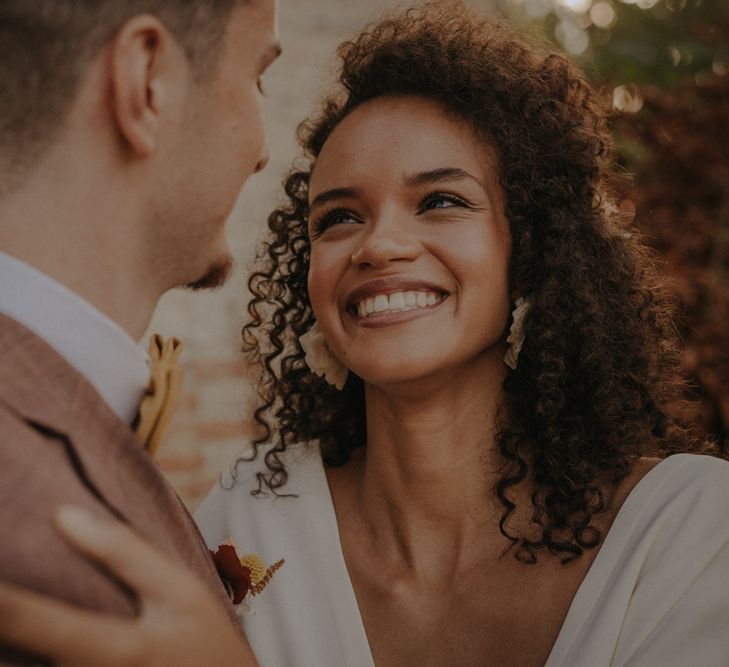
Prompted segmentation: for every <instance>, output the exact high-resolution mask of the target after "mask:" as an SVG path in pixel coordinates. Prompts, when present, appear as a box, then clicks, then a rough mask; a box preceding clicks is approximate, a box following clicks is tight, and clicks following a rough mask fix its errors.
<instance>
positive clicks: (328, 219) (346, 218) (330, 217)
mask: <svg viewBox="0 0 729 667" xmlns="http://www.w3.org/2000/svg"><path fill="white" fill-rule="evenodd" d="M357 222H359V220H358V219H357V218H355V217H354V215H352V214H351V213H350V212H349V211H347V210H345V209H335V210H333V211H329V212H328V213H325V214H324V215H322V216H320V217H319V218H316V219H315V220H314V223H313V225H312V227H313V230H314V233H315V235H317V236H318V235H319V234H322V233H323V232H325V231H326V230H327V229H329V227H334V226H335V225H348V224H351V223H357Z"/></svg>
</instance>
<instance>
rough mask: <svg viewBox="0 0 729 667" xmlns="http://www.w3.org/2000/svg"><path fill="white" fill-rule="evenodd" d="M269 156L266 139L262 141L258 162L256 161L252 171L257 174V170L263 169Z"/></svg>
mask: <svg viewBox="0 0 729 667" xmlns="http://www.w3.org/2000/svg"><path fill="white" fill-rule="evenodd" d="M270 157H271V154H270V153H269V151H268V141H264V142H263V148H262V149H261V154H260V156H259V157H258V162H256V166H255V167H254V168H253V173H254V174H257V173H258V172H259V171H263V170H264V169H265V168H266V165H267V164H268V160H269V158H270Z"/></svg>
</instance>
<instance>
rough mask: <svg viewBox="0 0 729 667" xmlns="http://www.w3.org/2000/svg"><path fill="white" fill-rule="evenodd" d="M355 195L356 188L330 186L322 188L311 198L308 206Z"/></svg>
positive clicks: (350, 197)
mask: <svg viewBox="0 0 729 667" xmlns="http://www.w3.org/2000/svg"><path fill="white" fill-rule="evenodd" d="M356 196H357V190H356V189H355V188H332V189H331V190H324V192H320V193H319V194H318V195H317V196H316V197H314V199H312V200H311V204H310V205H309V207H310V208H314V207H315V206H319V205H321V204H326V203H327V202H330V201H333V200H335V199H352V198H354V197H356Z"/></svg>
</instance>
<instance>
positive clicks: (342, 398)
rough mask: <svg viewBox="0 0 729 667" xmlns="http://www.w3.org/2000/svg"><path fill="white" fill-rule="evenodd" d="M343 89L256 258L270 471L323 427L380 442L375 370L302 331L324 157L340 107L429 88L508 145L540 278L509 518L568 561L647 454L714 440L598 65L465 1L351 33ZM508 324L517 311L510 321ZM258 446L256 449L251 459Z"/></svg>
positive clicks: (510, 442)
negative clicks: (305, 338) (623, 189)
mask: <svg viewBox="0 0 729 667" xmlns="http://www.w3.org/2000/svg"><path fill="white" fill-rule="evenodd" d="M338 54H339V57H340V59H341V63H342V66H341V72H340V75H339V85H338V89H337V91H336V92H335V94H334V95H332V96H331V97H329V98H328V99H326V101H325V102H324V104H323V107H322V110H321V111H320V113H319V115H317V116H316V117H315V118H313V119H312V120H309V121H306V122H305V123H303V124H302V125H301V126H300V128H299V141H300V143H301V145H302V147H303V149H304V153H305V158H306V166H305V167H301V168H298V169H297V168H295V169H294V170H293V171H292V172H291V173H290V174H289V175H288V177H287V178H286V180H285V186H284V187H285V193H286V197H287V201H286V203H285V204H284V205H282V206H281V207H279V208H277V209H276V210H274V211H273V213H272V214H271V215H270V217H269V219H268V226H269V230H270V231H269V236H268V240H267V241H266V242H265V244H264V245H263V246H262V251H261V252H260V253H259V257H258V261H259V266H258V269H257V270H256V271H255V272H254V273H253V274H252V275H251V277H250V280H249V288H250V290H251V293H252V295H253V297H252V299H251V301H250V302H249V304H248V312H249V315H250V318H251V320H250V321H249V323H248V324H246V325H245V326H244V328H243V349H244V351H245V352H247V353H248V355H249V357H250V359H251V360H252V361H253V362H254V363H255V364H257V367H258V368H259V370H260V376H259V378H258V379H259V383H258V392H259V394H258V395H259V399H260V402H259V404H258V405H257V407H256V409H255V412H254V419H255V421H256V422H257V424H258V425H259V427H260V429H261V432H260V435H259V437H258V438H256V440H255V442H254V451H253V454H252V458H255V457H256V456H257V453H258V447H259V446H260V445H261V444H263V443H269V444H270V443H273V446H272V447H271V448H270V449H269V450H268V451H267V452H266V454H265V457H264V461H265V464H266V471H265V472H263V471H261V472H259V473H258V489H257V490H255V491H253V493H254V494H258V493H262V492H263V491H262V487H263V486H266V487H268V489H270V490H272V491H273V492H274V493H278V490H279V489H281V487H283V486H284V485H285V483H286V481H287V471H286V467H285V465H284V463H283V461H282V459H281V456H280V454H281V453H282V452H284V451H285V450H286V449H287V447H289V446H291V445H292V444H294V443H299V442H305V441H318V443H319V446H320V448H321V453H322V458H323V461H324V463H325V465H328V466H338V465H343V464H344V463H346V462H347V461H348V459H349V457H350V455H351V452H352V450H353V449H354V448H356V447H364V446H366V443H367V430H366V420H365V405H364V384H363V381H362V380H361V379H360V378H359V377H357V376H356V375H354V374H353V373H350V374H349V379H348V381H347V383H346V385H345V387H344V390H343V391H341V392H340V391H337V390H335V389H334V388H332V387H331V386H329V385H328V384H326V382H325V381H324V380H322V379H321V378H319V377H317V376H316V375H314V374H313V373H311V372H310V371H309V369H308V368H307V366H306V363H305V361H304V353H303V350H302V349H301V346H300V344H299V342H298V338H299V337H300V336H301V335H302V334H304V333H305V332H306V331H307V330H308V329H309V328H310V327H311V326H312V324H313V323H314V315H313V313H312V309H311V305H310V302H309V297H308V293H307V273H308V269H309V257H310V243H309V238H308V234H307V219H308V213H309V210H308V185H309V177H310V174H311V170H312V168H313V166H314V164H315V162H316V159H317V156H318V155H319V153H320V151H321V150H322V147H323V145H324V143H325V142H326V140H327V138H328V137H329V135H330V134H331V132H332V131H333V129H334V128H335V127H336V126H337V124H338V123H339V122H340V121H341V120H342V119H343V118H344V117H345V116H347V114H348V113H350V112H351V111H352V110H353V109H355V108H356V107H357V106H358V105H360V104H362V103H364V102H366V101H367V100H371V99H373V98H377V97H380V96H385V95H387V96H408V95H415V96H419V97H424V98H428V99H430V100H433V101H436V102H438V103H439V104H440V105H442V107H443V108H444V109H446V110H448V111H449V112H452V113H454V114H456V115H457V116H458V117H460V118H462V119H465V120H466V121H467V122H468V123H470V125H471V126H472V127H473V128H474V129H475V131H476V133H477V136H479V137H482V138H483V140H484V141H485V142H488V143H489V144H490V145H491V146H493V147H494V148H495V149H496V150H497V153H498V155H499V164H500V182H501V186H502V187H503V190H504V193H505V198H506V216H507V219H508V221H509V225H510V230H511V235H512V242H513V252H512V260H511V265H510V282H511V285H512V286H513V287H514V288H515V289H516V291H518V293H520V294H523V295H528V297H529V299H530V301H531V309H530V311H529V313H528V315H527V316H526V319H525V323H524V325H525V331H526V341H525V343H524V346H523V349H522V351H521V355H520V357H519V364H518V367H517V369H516V370H514V371H509V373H508V375H507V377H506V379H505V381H504V384H503V390H504V396H505V398H504V401H503V404H502V406H501V408H500V411H499V417H498V424H497V425H498V435H497V446H498V450H499V452H500V456H501V459H502V460H503V465H502V466H501V469H500V470H499V479H498V482H497V484H496V487H495V489H494V493H495V494H496V496H497V497H498V499H499V501H500V503H501V505H502V506H503V513H502V516H501V521H500V528H501V532H502V534H503V535H504V536H505V538H507V540H508V541H507V542H505V544H506V549H505V551H508V550H510V549H511V550H513V552H514V554H515V556H516V557H517V558H518V559H519V560H520V561H522V562H523V563H534V562H536V560H537V553H538V552H539V551H540V550H544V549H546V550H548V551H549V552H551V553H553V554H555V555H557V556H558V557H559V558H560V560H561V561H562V562H567V561H570V560H573V559H575V558H577V557H579V556H581V555H582V553H583V552H584V550H585V549H590V548H594V547H595V546H597V545H598V544H599V543H600V541H601V539H602V535H601V532H600V530H599V529H598V528H597V527H596V526H595V523H596V521H595V520H594V519H595V515H596V514H599V513H600V512H603V511H605V510H606V509H607V508H608V507H609V506H610V502H611V497H612V492H613V491H614V489H615V487H616V485H617V484H618V483H619V482H620V481H621V480H622V479H623V478H624V477H625V476H626V475H627V474H628V473H629V472H630V471H631V469H632V467H633V465H634V464H635V461H636V460H637V459H638V458H640V457H641V456H644V455H648V454H651V455H658V456H665V455H668V454H670V453H673V452H676V451H687V450H691V449H698V448H699V447H700V445H699V444H698V441H694V439H693V438H692V437H691V436H690V434H689V432H688V431H687V430H686V429H684V428H682V427H681V426H680V425H679V424H678V422H677V420H676V419H674V418H673V417H672V416H671V413H670V409H671V406H672V404H673V401H674V400H675V398H676V396H677V389H678V380H677V379H676V378H677V377H678V376H677V374H676V368H677V345H676V341H675V332H674V327H673V324H672V317H673V304H672V300H671V299H670V298H669V296H668V295H667V293H666V292H665V290H664V289H663V288H662V286H661V280H660V278H659V276H658V274H657V272H656V270H655V268H654V262H653V260H652V258H651V257H650V256H649V255H648V253H647V251H646V250H645V249H644V248H643V246H642V245H641V242H640V240H639V239H638V238H637V237H636V234H635V233H634V232H629V231H627V229H626V221H625V220H624V219H622V218H621V216H620V215H619V213H618V211H617V209H616V208H615V207H614V206H613V205H611V204H610V202H609V198H608V194H607V193H608V190H609V180H610V168H611V159H612V143H611V137H610V134H609V131H608V128H607V123H606V117H605V114H604V113H603V112H602V111H601V110H600V106H599V104H598V101H597V100H596V95H595V93H594V92H593V91H592V89H591V88H590V86H589V85H588V84H587V83H586V81H585V79H584V77H583V75H582V74H581V73H580V72H579V71H578V70H577V69H576V68H575V67H574V66H573V65H571V64H570V63H569V62H568V60H567V59H566V58H565V57H563V56H562V55H559V54H555V53H541V52H540V51H539V50H538V49H535V48H533V47H531V46H528V45H527V44H526V43H525V42H524V41H522V40H521V39H520V38H519V37H517V36H516V35H515V34H514V33H513V32H512V31H511V30H510V29H508V28H507V27H505V26H504V25H502V24H500V23H499V22H497V21H495V20H493V19H489V18H484V17H480V16H478V15H476V14H474V13H473V12H472V11H471V10H469V9H468V8H467V7H466V6H465V5H464V4H463V3H462V2H448V3H444V2H431V3H427V4H424V5H419V6H415V7H412V8H410V9H408V10H406V11H404V12H401V13H399V14H393V15H389V16H386V17H385V18H384V19H383V20H381V21H380V22H378V23H376V24H373V25H372V26H370V27H369V28H367V29H366V30H365V31H364V32H362V33H361V34H359V36H357V37H356V38H354V39H352V40H351V41H347V42H345V43H344V44H342V45H341V46H340V47H339V50H338ZM507 330H508V328H507ZM246 460H251V459H246ZM525 481H526V482H527V483H528V484H529V485H530V489H531V491H532V493H531V507H530V508H527V509H528V511H529V517H530V521H531V527H532V528H533V529H535V530H531V529H530V531H529V535H530V536H529V537H528V536H526V535H525V534H523V532H518V531H513V530H512V528H511V527H510V519H511V518H513V515H514V511H515V509H516V503H515V500H514V499H513V493H510V491H512V492H513V490H514V487H515V486H516V485H518V484H520V483H522V482H525Z"/></svg>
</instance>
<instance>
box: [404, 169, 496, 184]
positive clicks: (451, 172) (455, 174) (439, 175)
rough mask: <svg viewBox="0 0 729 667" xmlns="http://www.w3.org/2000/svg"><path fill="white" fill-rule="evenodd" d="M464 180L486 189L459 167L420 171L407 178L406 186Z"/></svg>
mask: <svg viewBox="0 0 729 667" xmlns="http://www.w3.org/2000/svg"><path fill="white" fill-rule="evenodd" d="M463 179H469V180H471V181H475V182H476V183H478V185H480V186H481V188H482V189H483V190H485V189H486V187H485V186H484V184H483V183H482V182H481V181H480V180H479V179H478V178H476V177H475V176H474V175H473V174H470V173H469V172H467V171H466V170H465V169H459V168H458V167H439V168H438V169H429V170H428V171H419V172H418V173H416V174H411V175H410V176H408V177H406V178H405V185H407V186H408V187H415V186H418V185H432V184H434V183H440V182H442V181H460V180H463Z"/></svg>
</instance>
